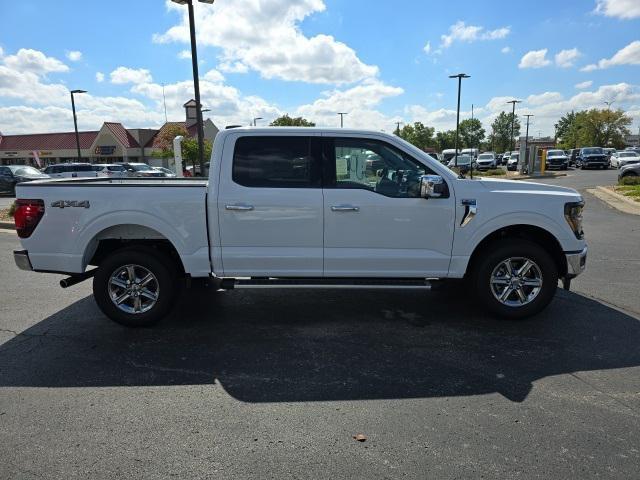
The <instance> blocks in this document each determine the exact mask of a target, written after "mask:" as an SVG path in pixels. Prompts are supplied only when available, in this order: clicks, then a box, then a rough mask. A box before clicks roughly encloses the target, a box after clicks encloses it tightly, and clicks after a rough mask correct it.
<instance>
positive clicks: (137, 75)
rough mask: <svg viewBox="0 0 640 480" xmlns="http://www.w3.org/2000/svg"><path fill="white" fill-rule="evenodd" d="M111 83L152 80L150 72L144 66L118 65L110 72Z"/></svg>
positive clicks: (146, 81) (135, 82)
mask: <svg viewBox="0 0 640 480" xmlns="http://www.w3.org/2000/svg"><path fill="white" fill-rule="evenodd" d="M110 76H111V83H116V84H123V83H134V84H137V83H148V82H150V81H151V80H152V78H151V72H149V70H147V69H144V68H139V69H135V68H127V67H118V68H116V69H115V70H114V71H113V72H111V75H110Z"/></svg>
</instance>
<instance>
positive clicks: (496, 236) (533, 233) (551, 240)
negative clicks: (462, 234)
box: [467, 224, 567, 277]
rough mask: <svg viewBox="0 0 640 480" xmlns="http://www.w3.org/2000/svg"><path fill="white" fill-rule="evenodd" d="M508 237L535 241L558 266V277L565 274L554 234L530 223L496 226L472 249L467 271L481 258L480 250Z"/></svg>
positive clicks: (564, 258)
mask: <svg viewBox="0 0 640 480" xmlns="http://www.w3.org/2000/svg"><path fill="white" fill-rule="evenodd" d="M508 238H520V239H525V240H529V241H532V242H534V243H537V244H538V245H540V246H541V247H542V248H544V250H545V251H547V252H549V254H550V255H551V258H552V259H553V261H554V263H555V264H556V267H557V268H558V275H559V277H563V276H565V275H566V274H567V259H566V256H565V254H564V250H563V249H562V246H561V244H560V242H559V241H558V239H557V238H556V236H555V235H553V233H551V232H549V231H548V230H545V229H544V228H542V227H539V226H536V225H530V224H517V225H509V226H505V227H501V228H498V229H496V230H494V231H493V232H491V233H489V234H488V235H486V236H485V237H484V238H483V239H482V240H481V241H480V242H479V243H478V244H477V245H476V246H475V248H474V249H473V252H472V253H471V256H470V258H469V264H468V267H467V271H468V272H470V271H472V270H473V269H474V267H475V265H476V263H477V262H478V259H479V258H481V252H482V251H484V250H486V249H487V248H489V247H490V245H491V244H492V243H495V242H498V241H501V240H505V239H508Z"/></svg>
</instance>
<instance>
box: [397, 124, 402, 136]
mask: <svg viewBox="0 0 640 480" xmlns="http://www.w3.org/2000/svg"><path fill="white" fill-rule="evenodd" d="M402 123H403V122H396V135H397V136H398V137H399V136H400V125H402Z"/></svg>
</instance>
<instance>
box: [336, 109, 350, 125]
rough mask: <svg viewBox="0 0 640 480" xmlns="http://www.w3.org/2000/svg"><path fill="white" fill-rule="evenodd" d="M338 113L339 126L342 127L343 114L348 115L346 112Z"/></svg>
mask: <svg viewBox="0 0 640 480" xmlns="http://www.w3.org/2000/svg"><path fill="white" fill-rule="evenodd" d="M338 115H340V128H344V116H345V115H348V113H347V112H338Z"/></svg>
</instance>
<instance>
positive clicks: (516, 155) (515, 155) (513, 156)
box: [510, 153, 520, 160]
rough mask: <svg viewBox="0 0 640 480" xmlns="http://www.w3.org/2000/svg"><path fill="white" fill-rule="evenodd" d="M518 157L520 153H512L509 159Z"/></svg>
mask: <svg viewBox="0 0 640 480" xmlns="http://www.w3.org/2000/svg"><path fill="white" fill-rule="evenodd" d="M518 158H520V154H519V153H512V154H511V158H510V160H518Z"/></svg>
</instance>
